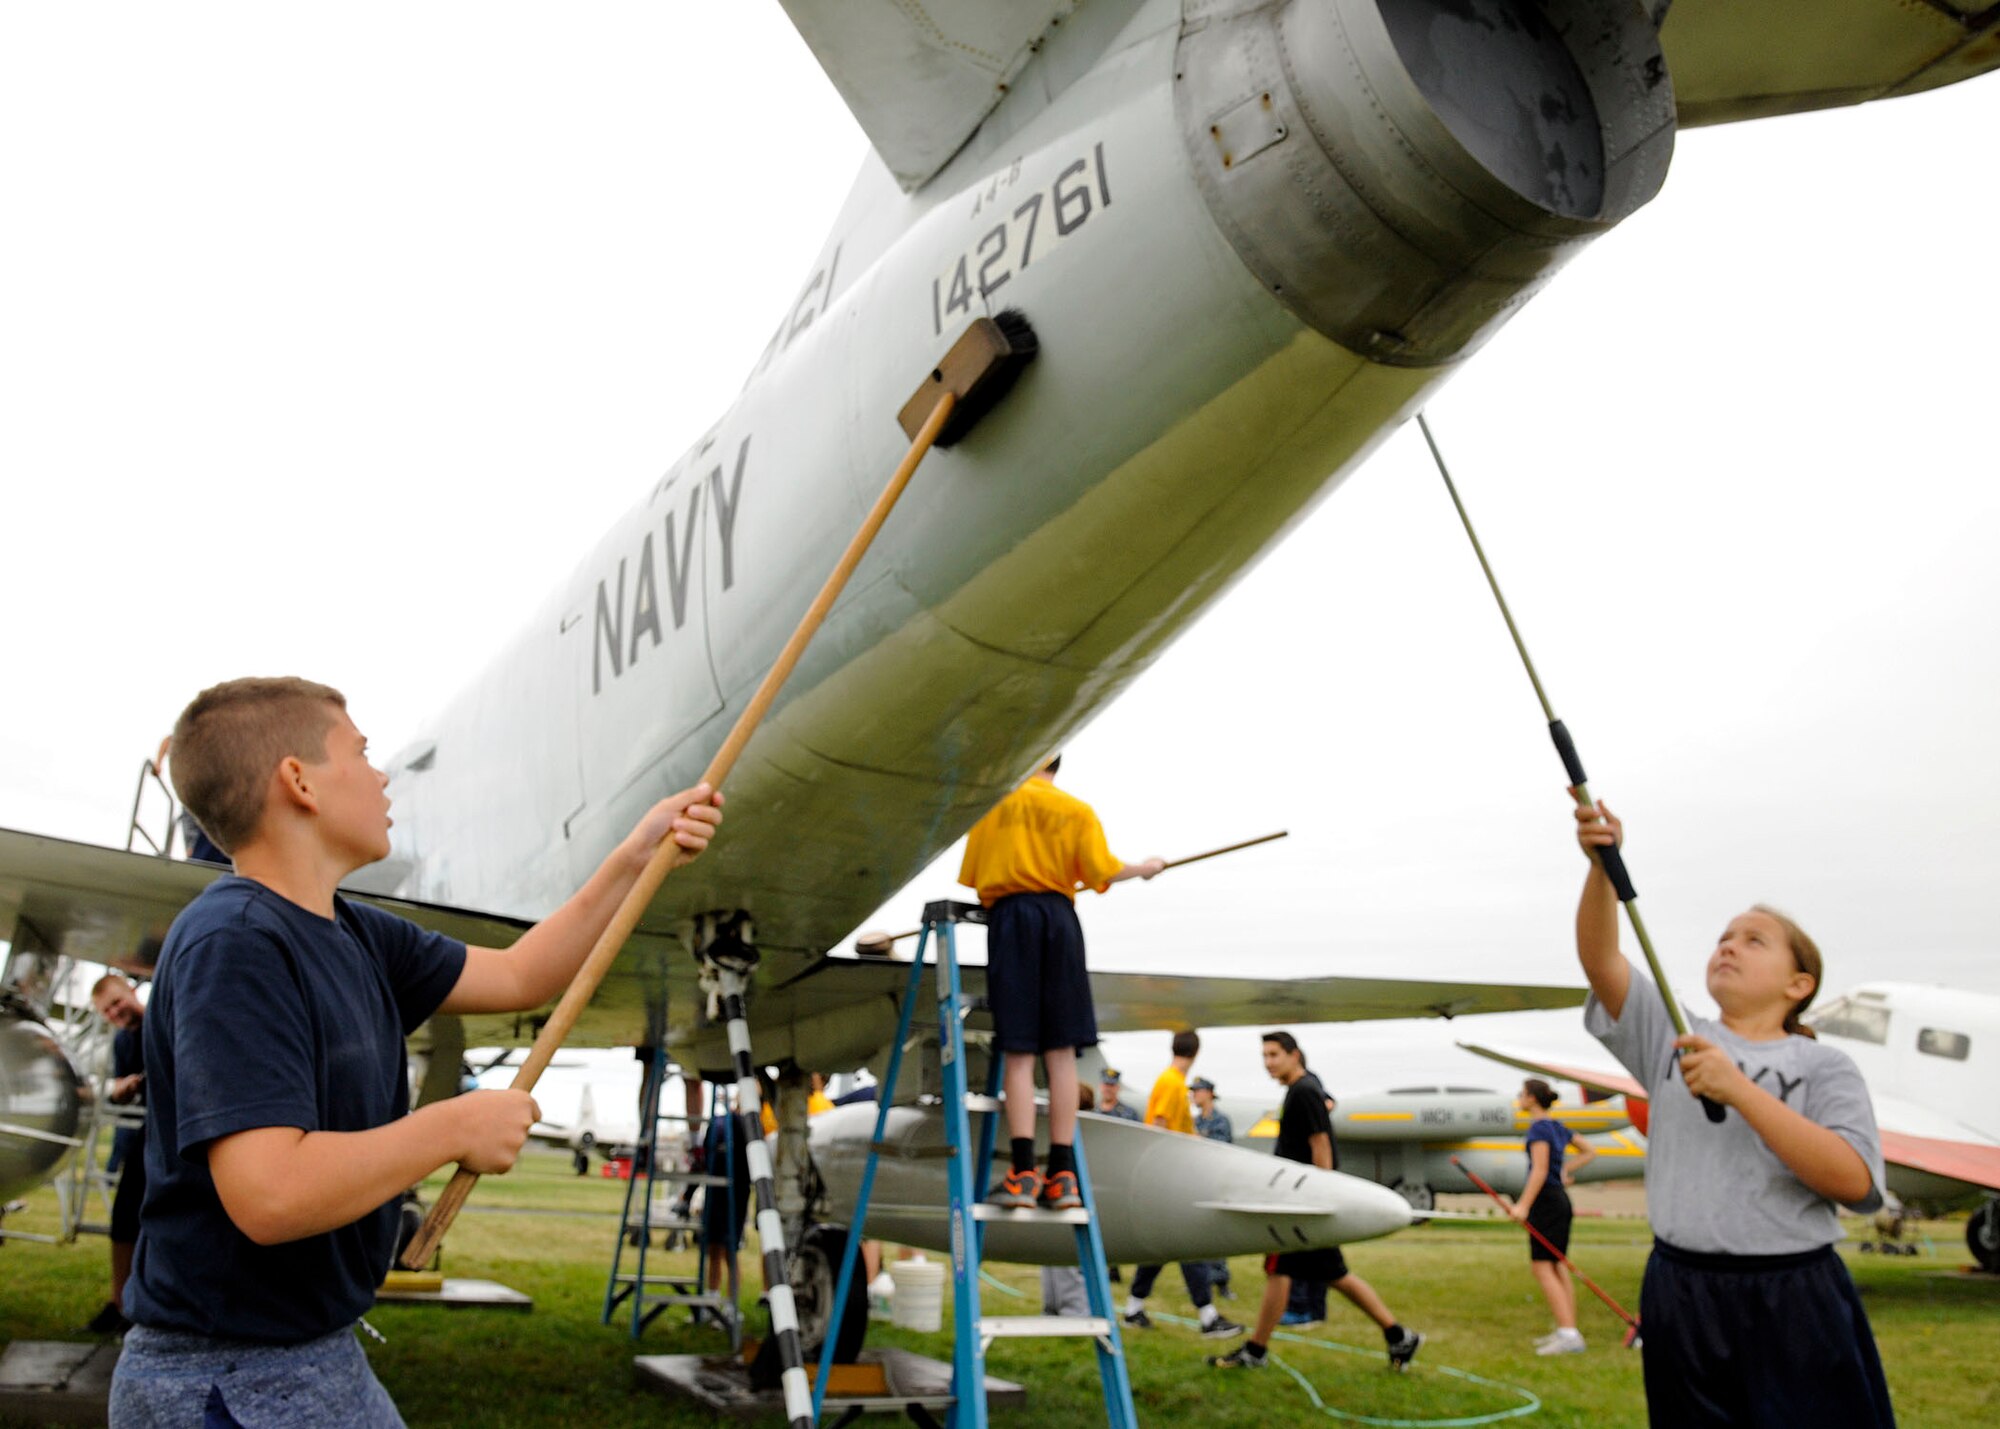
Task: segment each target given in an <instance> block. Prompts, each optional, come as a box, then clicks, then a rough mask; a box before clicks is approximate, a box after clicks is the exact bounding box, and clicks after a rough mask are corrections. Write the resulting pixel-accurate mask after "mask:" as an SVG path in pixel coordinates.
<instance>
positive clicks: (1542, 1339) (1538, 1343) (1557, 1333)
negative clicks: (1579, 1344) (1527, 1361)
mask: <svg viewBox="0 0 2000 1429" xmlns="http://www.w3.org/2000/svg"><path fill="white" fill-rule="evenodd" d="M1561 1338H1562V1331H1561V1330H1550V1331H1549V1332H1548V1333H1547V1334H1546V1335H1537V1336H1535V1348H1536V1349H1540V1348H1541V1347H1542V1346H1543V1345H1552V1344H1554V1343H1555V1342H1556V1341H1557V1340H1559V1339H1561Z"/></svg>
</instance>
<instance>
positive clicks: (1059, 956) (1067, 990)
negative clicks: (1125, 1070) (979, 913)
mask: <svg viewBox="0 0 2000 1429" xmlns="http://www.w3.org/2000/svg"><path fill="white" fill-rule="evenodd" d="M986 1001H987V1004H988V1005H989V1006H990V1007H991V1008H992V1009H993V1031H994V1036H995V1039H996V1040H997V1041H998V1042H999V1044H1000V1050H1001V1051H1003V1052H1047V1051H1050V1050H1052V1049H1054V1048H1057V1047H1095V1046H1096V1045H1097V1009H1096V1007H1095V1006H1094V1005H1093V1004H1092V1002H1091V1000H1090V974H1089V973H1087V972H1086V971H1084V966H1083V925H1082V924H1081V923H1079V922H1077V921H1076V905H1075V904H1073V903H1072V902H1070V900H1069V899H1067V898H1065V897H1063V896H1062V894H1060V893H1010V894H1008V895H1007V896H1006V897H1005V898H1002V899H1001V900H1000V901H999V902H997V903H995V904H994V905H993V906H992V907H991V908H990V909H988V910H987V913H986Z"/></svg>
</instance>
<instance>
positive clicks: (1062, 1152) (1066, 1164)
mask: <svg viewBox="0 0 2000 1429" xmlns="http://www.w3.org/2000/svg"><path fill="white" fill-rule="evenodd" d="M1074 1170H1076V1152H1075V1150H1074V1149H1072V1148H1071V1147H1069V1146H1067V1145H1065V1144H1063V1143H1062V1142H1060V1141H1051V1142H1050V1143H1049V1174H1050V1175H1051V1176H1053V1175H1055V1174H1056V1173H1057V1172H1060V1171H1074Z"/></svg>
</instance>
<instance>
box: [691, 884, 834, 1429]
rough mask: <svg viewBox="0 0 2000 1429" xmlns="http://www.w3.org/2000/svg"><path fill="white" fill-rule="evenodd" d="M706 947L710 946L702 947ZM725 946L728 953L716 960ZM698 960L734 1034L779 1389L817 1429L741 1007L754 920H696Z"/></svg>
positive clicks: (752, 961) (794, 1420)
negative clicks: (751, 928)
mask: <svg viewBox="0 0 2000 1429" xmlns="http://www.w3.org/2000/svg"><path fill="white" fill-rule="evenodd" d="M704 944H707V945H708V946H707V947H706V948H704V947H703V945H704ZM724 947H726V948H727V950H728V951H727V952H722V953H721V955H720V956H718V953H719V952H720V951H721V949H722V948H724ZM732 954H733V956H732ZM696 955H697V956H698V957H699V958H700V959H701V963H702V985H703V987H704V989H705V990H706V991H707V992H708V993H709V998H710V1006H711V1015H713V1014H714V1013H715V1012H719V1013H720V1014H721V1016H722V1019H723V1021H724V1022H725V1024H726V1025H727V1029H728V1036H729V1055H730V1058H731V1060H732V1062H733V1063H734V1072H735V1076H736V1135H737V1137H738V1139H739V1140H740V1142H741V1144H742V1146H743V1150H744V1156H745V1160H746V1161H747V1162H748V1165H749V1171H750V1194H751V1198H752V1200H753V1202H754V1203H755V1205H756V1207H757V1241H758V1245H759V1246H760V1248H761V1249H762V1251H763V1257H764V1302H765V1304H766V1305H767V1306H768V1307H769V1308H770V1313H771V1340H772V1342H773V1343H774V1344H775V1345H776V1346H777V1350H778V1364H779V1366H780V1368H779V1373H778V1387H779V1389H780V1391H781V1392H782V1393H783V1395H784V1399H785V1418H786V1420H787V1421H788V1422H789V1424H790V1426H791V1429H811V1425H812V1421H813V1408H812V1386H811V1385H810V1384H809V1383H808V1382H807V1380H806V1366H805V1353H804V1349H803V1347H802V1346H801V1344H800V1342H799V1312H798V1306H797V1304H796V1303H795V1302H794V1301H793V1298H792V1281H791V1273H790V1264H789V1257H788V1256H787V1254H786V1251H785V1223H784V1218H783V1217H782V1216H780V1215H779V1214H778V1187H777V1178H776V1177H775V1176H774V1175H773V1174H772V1167H771V1148H770V1147H769V1146H767V1145H766V1144H765V1142H764V1125H763V1113H764V1094H763V1089H762V1087H760V1086H759V1085H758V1082H757V1068H756V1064H755V1063H754V1062H752V1061H751V1058H750V1020H749V1017H748V1016H747V1015H746V1014H745V1012H744V1009H743V994H744V992H745V991H746V990H747V988H748V987H749V982H750V973H751V971H752V970H753V969H754V968H755V967H756V954H755V952H754V950H753V949H752V948H751V947H750V920H749V917H748V915H747V914H743V913H733V914H727V915H723V916H719V917H717V916H710V917H705V918H698V919H696ZM724 1174H727V1173H726V1172H725V1173H724Z"/></svg>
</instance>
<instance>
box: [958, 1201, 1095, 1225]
mask: <svg viewBox="0 0 2000 1429" xmlns="http://www.w3.org/2000/svg"><path fill="white" fill-rule="evenodd" d="M972 1218H973V1219H974V1220H975V1221H1012V1222H1014V1223H1015V1224H1016V1225H1020V1224H1022V1223H1023V1222H1032V1223H1035V1224H1039V1225H1045V1226H1087V1225H1089V1224H1090V1212H1089V1211H1086V1210H1085V1209H1084V1208H1083V1207H1081V1206H1077V1207H1075V1208H1073V1209H1071V1210H1067V1211H1042V1210H1034V1211H1030V1210H1026V1209H1016V1208H1015V1207H1013V1206H996V1205H993V1204H992V1203H990V1202H988V1201H981V1202H980V1203H979V1204H978V1205H976V1206H974V1207H973V1208H972Z"/></svg>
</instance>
